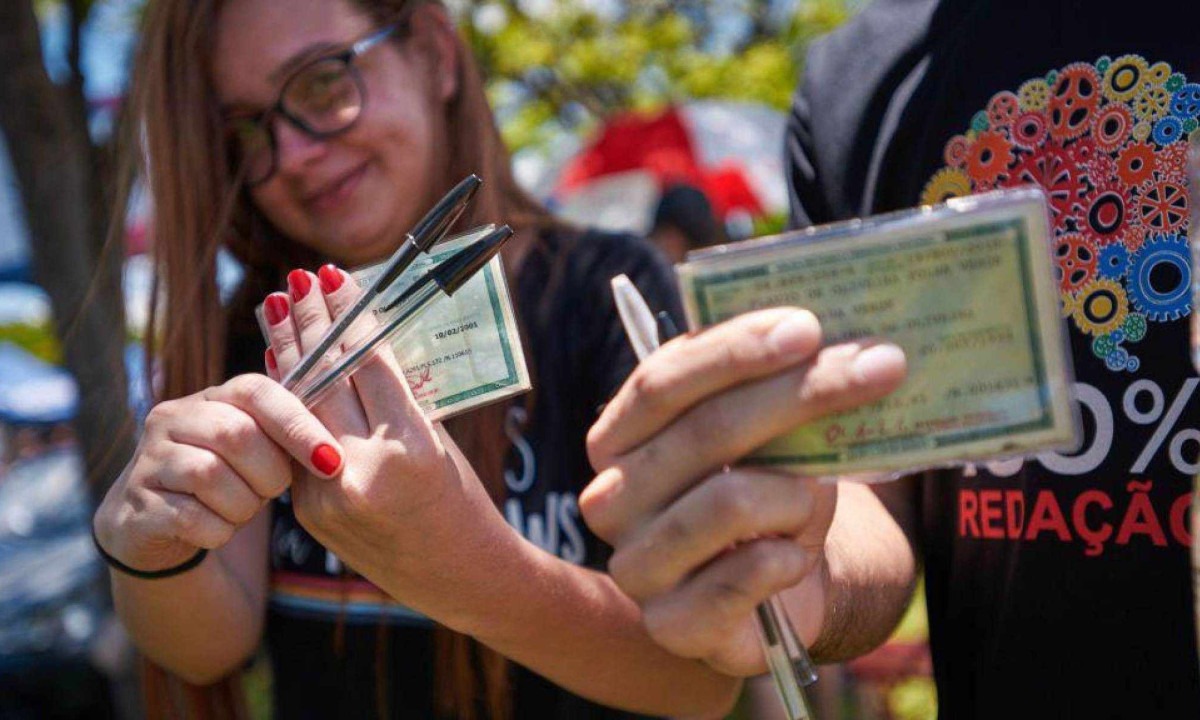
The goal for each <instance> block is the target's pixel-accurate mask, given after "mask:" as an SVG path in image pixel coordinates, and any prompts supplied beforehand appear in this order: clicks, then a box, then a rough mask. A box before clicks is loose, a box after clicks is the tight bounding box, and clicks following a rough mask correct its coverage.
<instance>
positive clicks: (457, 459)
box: [267, 265, 510, 620]
mask: <svg viewBox="0 0 1200 720" xmlns="http://www.w3.org/2000/svg"><path fill="white" fill-rule="evenodd" d="M288 283H289V290H290V292H289V294H287V295H285V294H283V293H276V294H273V295H271V296H270V297H269V298H268V301H267V302H268V307H269V308H270V311H269V312H268V313H267V320H268V330H267V333H268V336H269V338H270V341H271V348H272V350H273V352H274V358H275V363H276V365H275V368H274V369H273V370H272V373H273V374H275V375H276V376H281V375H285V374H286V373H287V372H288V371H289V370H290V369H291V368H292V367H294V366H295V365H296V364H297V363H298V362H299V360H300V358H301V357H303V355H304V353H305V352H306V350H305V349H306V348H311V347H314V346H315V345H316V343H317V342H318V340H319V339H320V338H321V336H322V335H323V334H324V333H325V332H326V330H327V329H328V328H329V327H330V325H331V322H332V321H331V318H333V317H336V316H337V315H339V314H341V313H342V312H343V311H344V310H345V309H346V308H347V307H348V306H349V305H351V304H352V303H353V301H354V300H355V298H356V297H357V295H358V292H359V290H358V288H357V286H356V285H355V283H354V280H353V278H351V277H350V276H349V275H347V274H346V273H345V272H343V271H341V270H339V269H337V268H335V267H333V266H331V265H327V266H325V267H323V268H321V270H320V272H319V277H313V276H312V275H311V274H309V273H305V272H303V271H299V270H297V271H294V272H292V273H291V274H290V275H289V276H288ZM371 323H372V321H371V320H370V319H369V318H366V317H364V318H362V319H361V321H360V322H359V323H357V326H356V327H353V328H352V330H351V333H350V334H349V336H350V337H354V338H358V337H361V336H362V335H363V334H364V333H366V332H367V331H368V330H369V329H370V327H369V326H370V325H371ZM315 372H317V371H314V373H315ZM313 412H314V414H315V415H316V416H317V417H318V418H320V419H321V421H322V422H323V423H324V425H325V426H326V427H327V428H328V429H329V431H330V432H332V433H333V434H334V436H335V437H337V439H338V442H339V443H340V446H341V447H342V448H344V449H345V452H346V456H345V457H346V464H345V470H344V471H343V472H342V473H341V474H340V475H339V476H338V478H336V480H334V481H333V482H329V481H326V480H325V479H322V478H298V479H297V481H296V483H295V484H294V485H293V488H292V495H291V497H292V505H293V509H294V510H295V513H296V518H297V520H298V521H299V522H300V524H301V525H303V526H304V528H305V529H306V530H307V531H308V532H309V533H310V534H311V535H312V536H313V537H314V538H315V539H316V540H317V541H318V542H320V543H321V544H322V545H323V546H325V547H326V548H328V549H329V550H331V551H332V552H334V553H335V554H336V555H337V556H338V557H339V558H340V559H341V560H342V561H343V562H345V563H346V564H347V565H349V566H350V567H352V568H353V569H354V570H355V571H357V572H359V573H360V574H362V575H364V576H365V577H367V578H368V579H370V580H372V581H373V582H375V583H376V584H377V585H379V586H380V587H382V588H383V589H385V590H387V591H388V592H389V593H390V594H392V595H393V597H395V598H396V599H398V600H400V601H401V602H404V603H406V604H408V605H410V606H411V607H414V608H415V609H418V610H421V611H423V612H427V613H430V612H431V611H432V613H431V614H436V615H437V616H438V617H439V619H443V620H445V619H447V613H448V612H450V613H451V617H453V614H452V610H451V609H450V608H449V607H448V606H445V605H442V604H441V600H442V598H440V597H439V598H435V600H436V602H437V606H436V607H434V606H433V605H431V604H430V597H431V596H430V595H427V594H426V593H428V592H429V591H430V590H431V586H432V585H433V584H434V583H431V582H430V578H431V577H434V576H437V575H438V574H439V573H442V572H445V571H446V570H447V568H449V567H451V566H452V565H454V563H458V562H462V561H463V557H462V554H463V552H469V550H467V548H468V547H469V544H470V542H471V537H473V536H477V533H476V534H475V535H473V533H472V532H469V530H480V529H482V528H483V527H484V526H485V525H487V523H488V521H489V520H494V521H495V523H494V524H495V525H497V526H503V531H504V532H510V531H509V529H508V528H507V526H505V525H504V523H503V518H501V517H500V515H499V513H498V512H497V511H496V510H495V507H494V505H493V504H492V502H491V500H490V498H489V497H488V496H487V493H486V491H485V490H484V489H483V487H482V485H480V483H479V482H478V480H477V478H476V477H475V475H474V473H473V471H472V470H471V468H470V465H469V464H468V463H467V462H466V461H465V459H463V458H462V456H461V454H460V453H459V452H458V449H457V448H456V447H455V446H454V444H453V442H452V441H450V439H449V438H448V436H446V435H445V434H444V431H443V430H442V429H441V427H440V426H436V425H434V424H433V423H431V422H430V421H429V420H428V419H427V418H426V417H425V415H424V413H423V412H422V411H421V409H420V407H419V406H418V405H417V403H416V401H415V400H414V399H413V396H412V392H411V391H410V389H409V386H408V383H407V381H406V380H405V378H404V374H403V372H402V370H401V369H400V367H399V365H398V363H397V361H396V358H395V356H394V355H393V353H392V351H391V348H390V345H389V344H388V343H384V345H383V346H382V347H381V348H380V349H379V350H377V351H376V354H375V355H374V356H373V358H372V359H371V360H369V361H367V362H366V363H365V364H364V365H362V366H361V367H360V368H359V369H358V370H356V371H355V373H354V374H353V376H352V378H350V379H346V380H343V381H341V382H340V383H339V384H338V385H337V386H335V387H334V389H332V390H331V391H330V392H329V393H328V394H326V395H324V396H323V397H322V399H321V400H320V401H319V402H318V404H317V405H316V406H315V407H314V408H313Z"/></svg>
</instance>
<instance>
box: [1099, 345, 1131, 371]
mask: <svg viewBox="0 0 1200 720" xmlns="http://www.w3.org/2000/svg"><path fill="white" fill-rule="evenodd" d="M1129 361H1130V357H1129V351H1128V350H1126V349H1125V348H1120V347H1119V348H1116V349H1114V350H1113V351H1112V352H1111V353H1109V354H1108V357H1106V358H1104V366H1105V367H1106V368H1108V369H1109V370H1112V371H1113V372H1120V371H1121V370H1124V369H1125V367H1126V366H1127V365H1128V364H1129Z"/></svg>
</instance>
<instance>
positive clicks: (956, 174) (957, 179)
mask: <svg viewBox="0 0 1200 720" xmlns="http://www.w3.org/2000/svg"><path fill="white" fill-rule="evenodd" d="M970 194H971V179H970V178H968V177H967V175H966V173H964V172H963V171H962V170H956V169H955V168H942V169H941V170H938V171H937V172H936V173H934V175H933V177H931V178H929V182H927V183H925V189H924V190H923V191H922V192H921V204H922V205H937V204H938V203H942V202H946V201H947V200H949V199H950V198H954V197H963V196H964V195H970Z"/></svg>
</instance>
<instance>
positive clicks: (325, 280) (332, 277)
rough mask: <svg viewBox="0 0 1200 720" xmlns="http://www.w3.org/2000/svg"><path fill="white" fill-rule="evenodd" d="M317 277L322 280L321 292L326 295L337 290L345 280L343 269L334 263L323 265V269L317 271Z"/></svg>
mask: <svg viewBox="0 0 1200 720" xmlns="http://www.w3.org/2000/svg"><path fill="white" fill-rule="evenodd" d="M317 278H318V279H319V280H320V281H321V292H323V293H325V294H326V295H328V294H329V293H331V292H335V291H336V290H337V289H338V288H340V287H341V286H342V282H343V281H344V280H345V278H344V277H342V271H341V270H338V269H337V268H336V267H335V266H333V265H322V266H321V269H320V270H318V271H317Z"/></svg>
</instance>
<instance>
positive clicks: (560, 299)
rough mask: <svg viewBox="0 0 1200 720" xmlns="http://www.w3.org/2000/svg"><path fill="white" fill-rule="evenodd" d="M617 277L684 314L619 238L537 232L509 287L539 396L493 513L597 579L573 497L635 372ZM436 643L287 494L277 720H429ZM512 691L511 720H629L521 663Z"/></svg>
mask: <svg viewBox="0 0 1200 720" xmlns="http://www.w3.org/2000/svg"><path fill="white" fill-rule="evenodd" d="M620 273H625V274H626V275H628V276H629V277H630V279H631V280H633V282H634V284H635V285H637V287H638V289H639V290H640V291H641V292H642V293H643V294H644V295H645V297H646V299H647V302H648V304H649V305H650V306H651V307H652V308H653V309H654V310H656V311H657V310H662V309H665V310H669V311H670V312H671V313H672V315H674V317H675V318H676V319H680V318H682V311H681V309H680V306H679V301H678V295H677V292H676V289H675V285H674V282H673V279H672V274H671V271H670V268H669V266H668V265H667V263H666V261H665V260H664V259H663V258H662V257H661V256H660V255H659V254H657V252H656V251H654V250H653V249H651V247H650V246H649V245H648V244H647V243H645V242H643V241H641V240H639V239H636V238H633V237H630V236H626V235H618V234H607V233H598V232H585V233H579V232H574V231H548V232H544V233H542V235H541V237H540V238H539V241H538V243H537V244H535V245H534V247H533V249H532V250H531V251H530V253H529V255H528V256H527V257H526V259H525V261H524V265H523V266H522V270H521V273H520V276H519V277H518V279H517V284H516V287H514V288H512V290H513V294H514V295H515V298H514V301H515V304H516V307H517V312H518V314H519V315H520V318H521V324H522V331H523V333H524V338H523V339H524V344H525V348H526V353H527V360H528V364H529V366H530V369H531V371H532V373H533V376H534V391H533V393H531V394H530V395H529V396H526V397H524V398H521V399H519V400H518V401H517V402H516V403H515V404H514V405H513V406H512V407H510V409H509V415H508V422H507V427H506V432H507V433H508V436H509V440H510V441H511V443H512V448H511V450H510V452H509V457H508V460H507V463H506V471H505V482H506V485H507V492H508V498H507V500H506V502H505V504H504V506H503V507H502V508H501V511H502V512H503V514H504V516H505V518H506V519H507V520H508V522H509V524H510V525H512V526H514V527H515V528H516V529H517V530H518V531H519V532H521V533H522V535H523V536H524V537H525V538H526V539H528V540H529V541H530V542H533V543H534V544H536V545H538V546H539V547H541V548H542V549H544V550H546V551H547V552H550V553H552V554H554V555H557V556H558V557H560V558H562V559H564V560H566V561H568V562H572V563H575V564H579V565H583V566H586V567H590V568H594V569H599V570H603V569H604V568H605V566H606V564H607V561H608V557H609V554H610V549H609V548H608V547H607V546H606V545H605V544H604V543H603V542H602V541H601V540H599V539H598V538H597V537H596V536H595V535H593V534H592V533H591V532H590V531H589V530H588V528H587V526H586V525H585V524H584V522H583V519H582V517H581V516H580V513H579V505H578V496H579V493H580V492H581V491H582V490H583V487H584V486H585V485H586V484H587V482H588V481H589V480H590V478H591V477H592V474H593V473H592V470H591V467H590V465H589V463H588V460H587V454H586V448H585V438H586V435H587V430H588V428H589V427H590V426H591V424H592V423H593V422H594V421H595V419H596V417H597V416H598V414H599V410H600V408H601V407H602V406H603V404H604V403H605V402H607V401H608V400H609V399H610V398H611V397H612V395H613V394H615V392H616V390H617V389H618V388H619V387H620V385H621V383H622V382H624V380H625V377H626V376H627V375H628V374H629V373H630V371H632V369H633V367H634V365H635V364H636V358H635V357H634V355H633V351H632V349H631V347H630V345H629V342H628V340H626V338H625V334H624V331H623V329H622V326H621V323H620V319H619V317H618V315H617V312H616V307H615V305H614V302H613V299H612V292H611V290H610V287H609V279H610V278H612V277H613V276H615V275H618V274H620ZM232 320H233V322H234V323H235V324H234V326H233V329H232V330H231V341H230V350H229V358H230V362H229V363H228V366H229V367H228V370H229V372H230V374H236V373H238V372H255V371H259V370H260V369H261V357H262V351H263V341H262V338H261V337H260V336H259V334H258V332H257V330H256V328H254V326H253V325H252V322H238V319H237V318H233V319H232ZM243 320H244V319H243ZM537 631H538V630H537V628H530V629H529V632H531V633H534V632H537ZM433 643H434V634H433V626H432V624H431V623H430V621H429V620H427V619H426V618H424V617H422V616H420V615H418V614H416V613H413V612H412V611H410V610H408V609H407V608H404V607H402V606H400V605H398V604H397V603H395V602H394V601H392V600H391V599H390V598H388V597H387V596H385V595H384V594H383V593H382V592H381V591H379V590H378V589H376V588H375V587H374V586H372V585H371V584H370V583H368V582H367V581H365V580H363V579H362V578H359V577H356V576H353V575H352V574H349V573H347V572H346V570H345V569H344V568H343V567H342V565H341V563H340V562H339V561H338V559H337V558H336V557H335V556H333V555H332V554H331V553H328V552H326V551H325V549H324V548H323V547H321V546H320V545H319V544H318V543H317V542H316V541H315V540H313V539H312V538H311V537H310V536H309V535H308V533H307V532H305V531H304V529H303V528H302V527H300V526H299V524H298V523H297V522H296V520H295V517H294V516H293V514H292V512H291V508H290V506H289V505H288V504H287V502H286V497H285V498H283V499H281V501H280V502H277V503H275V513H274V520H273V525H272V534H271V603H270V610H269V615H268V622H267V645H268V648H269V650H270V654H271V659H272V665H273V668H274V672H275V684H274V696H275V703H276V713H277V716H278V717H285V718H295V717H312V718H317V717H375V716H377V714H378V713H377V708H378V707H379V705H378V703H379V702H383V703H385V705H386V707H387V708H388V709H389V713H388V714H390V715H391V716H393V717H403V718H427V717H435V716H436V713H435V710H434V699H433V698H434V694H433V693H434V683H435V677H434V674H435V673H434V667H433V665H434V655H435V653H434V644H433ZM380 677H383V678H386V679H387V684H386V688H381V687H380V686H379V685H378V684H377V682H376V679H377V678H380ZM512 688H513V690H512V696H513V709H514V714H513V717H518V718H564V719H565V718H597V719H600V718H605V719H612V720H616V719H617V718H627V717H634V716H632V715H630V714H628V713H623V712H619V711H616V710H613V709H610V708H604V707H601V706H598V705H596V704H594V703H591V702H588V701H586V700H584V699H583V698H580V697H578V696H576V695H574V694H572V693H570V692H568V691H566V690H564V689H562V688H560V687H558V686H556V685H554V684H553V683H551V682H549V681H547V680H545V679H543V678H541V677H539V676H538V675H536V674H534V673H532V672H529V671H527V670H525V669H523V668H520V667H516V668H515V669H514V671H513V674H512Z"/></svg>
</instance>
